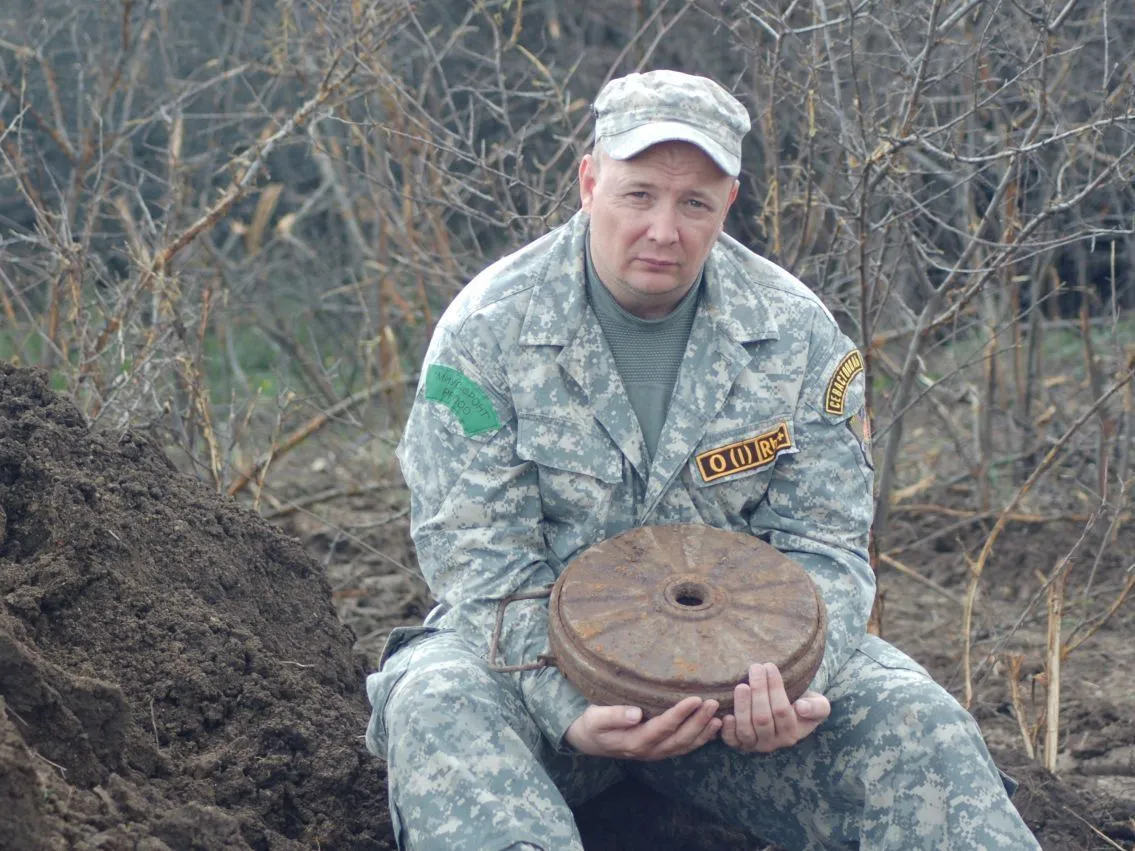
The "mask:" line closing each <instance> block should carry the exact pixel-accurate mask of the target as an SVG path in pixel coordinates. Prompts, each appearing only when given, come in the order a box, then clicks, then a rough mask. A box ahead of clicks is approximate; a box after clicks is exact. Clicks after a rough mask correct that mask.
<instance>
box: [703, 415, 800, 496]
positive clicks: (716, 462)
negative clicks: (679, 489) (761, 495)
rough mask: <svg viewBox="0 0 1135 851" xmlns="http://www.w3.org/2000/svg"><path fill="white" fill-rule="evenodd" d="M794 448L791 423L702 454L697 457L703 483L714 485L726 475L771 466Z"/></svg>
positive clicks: (782, 424)
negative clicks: (713, 483) (789, 430)
mask: <svg viewBox="0 0 1135 851" xmlns="http://www.w3.org/2000/svg"><path fill="white" fill-rule="evenodd" d="M791 448H792V435H790V434H789V433H788V423H781V424H780V425H778V426H777V427H776V428H774V429H773V430H772V431H766V432H765V433H764V434H758V435H755V436H753V437H747V438H745V439H744V440H739V441H737V442H736V443H730V444H729V445H728V446H719V447H717V448H716V449H710V450H709V451H707V452H703V453H701V454H700V455H698V456H697V458H696V460H697V463H698V472H700V473H701V477H702V481H704V482H712V481H714V480H715V479H720V478H722V477H723V476H731V475H733V474H734V473H743V472H744V471H745V470H752V469H755V468H756V467H763V466H765V465H766V464H771V463H772V462H773V461H775V460H776V459H777V456H779V455H780V454H781V453H783V452H784V451H785V450H787V449H791Z"/></svg>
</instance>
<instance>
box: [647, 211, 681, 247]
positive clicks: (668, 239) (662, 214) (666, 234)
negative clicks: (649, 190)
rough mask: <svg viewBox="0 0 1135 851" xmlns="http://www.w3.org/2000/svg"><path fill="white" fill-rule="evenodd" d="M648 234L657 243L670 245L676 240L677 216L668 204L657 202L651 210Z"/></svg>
mask: <svg viewBox="0 0 1135 851" xmlns="http://www.w3.org/2000/svg"><path fill="white" fill-rule="evenodd" d="M651 212H652V215H651V217H650V230H649V232H648V234H647V235H648V236H649V237H650V239H651V240H652V241H654V242H656V243H658V244H659V245H670V244H672V243H675V242H677V241H678V216H677V213H676V212H675V210H674V209H673V208H672V207H670V206H669V205H668V204H659V205H658V206H657V207H655V208H654V210H652V211H651Z"/></svg>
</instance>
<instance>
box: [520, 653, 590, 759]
mask: <svg viewBox="0 0 1135 851" xmlns="http://www.w3.org/2000/svg"><path fill="white" fill-rule="evenodd" d="M525 703H526V704H527V706H528V711H529V713H530V714H531V715H532V718H533V719H534V720H535V721H536V726H538V727H539V728H540V731H541V732H542V733H543V734H544V738H546V739H547V740H548V741H549V742H551V744H552V746H553V747H555V749H556V751H557V752H558V753H564V754H571V753H575V749H574V748H572V746H571V745H569V744H568V743H567V742H565V741H564V734H565V733H566V732H567V729H568V727H570V726H571V725H572V722H573V721H575V719H576V718H578V717H579V716H580V715H582V714H583V713H584V710H586V709H587V707H588V706H590V704H589V703H588V700H587V698H586V697H584V696H583V695H582V694H580V693H579V690H578V689H577V688H576V687H575V686H573V685H572V684H571V683H569V682H568V680H567V678H566V677H565V676H564V675H563V674H562V673H560V671H559V670H557V669H555V668H548V669H546V670H544V671H541V672H540V673H539V674H537V675H536V676H534V677H533V678H532V682H531V683H530V684H529V686H528V688H527V689H525Z"/></svg>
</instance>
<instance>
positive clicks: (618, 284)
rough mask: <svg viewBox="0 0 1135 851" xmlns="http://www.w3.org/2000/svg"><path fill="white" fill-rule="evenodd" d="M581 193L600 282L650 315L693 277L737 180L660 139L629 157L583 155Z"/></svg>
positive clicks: (676, 297) (669, 304)
mask: <svg viewBox="0 0 1135 851" xmlns="http://www.w3.org/2000/svg"><path fill="white" fill-rule="evenodd" d="M579 193H580V198H581V200H582V202H583V209H584V211H585V212H587V213H589V214H590V215H591V259H592V261H593V262H594V264H595V271H596V272H597V273H598V274H599V278H600V280H602V282H603V284H604V285H605V286H606V287H607V289H608V290H610V291H611V295H613V296H614V297H615V300H616V301H617V302H618V303H619V304H620V305H622V307H623V308H624V309H625V310H627V311H629V312H630V313H633V314H635V315H636V316H641V317H643V318H645V319H655V318H658V317H660V316H665V315H666V314H667V313H669V312H670V311H671V310H672V309H673V307H674V305H676V304H677V303H678V302H679V301H681V300H682V296H684V295H685V294H686V293H687V292H689V289H690V287H691V286H693V283H694V281H696V280H697V277H698V273H699V272H700V271H701V268H702V265H703V264H704V263H705V259H706V257H708V256H709V252H710V249H711V248H713V244H714V241H715V240H716V239H717V236H718V234H719V233H721V226H722V224H723V223H724V222H725V214H726V212H728V210H729V206H730V205H731V204H732V203H733V200H734V199H735V198H736V197H737V181H736V180H734V179H733V178H732V177H730V176H729V175H727V174H725V173H724V172H723V171H721V169H719V168H718V167H717V165H716V164H715V163H714V161H713V160H711V159H710V158H709V156H708V155H706V154H705V152H704V151H702V150H701V149H700V148H698V147H696V146H694V145H691V144H688V143H686V142H664V143H662V144H659V145H654V146H653V147H650V148H647V149H646V150H645V151H643V152H642V153H641V154H639V155H638V156H635V157H633V158H631V159H629V160H613V159H611V158H610V157H609V156H607V155H606V154H604V153H599V154H597V155H594V154H588V155H587V156H585V157H584V158H583V161H582V162H581V163H580V166H579Z"/></svg>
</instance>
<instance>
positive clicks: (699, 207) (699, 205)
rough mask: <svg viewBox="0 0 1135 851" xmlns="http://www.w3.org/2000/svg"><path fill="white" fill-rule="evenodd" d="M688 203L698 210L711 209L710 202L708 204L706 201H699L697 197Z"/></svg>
mask: <svg viewBox="0 0 1135 851" xmlns="http://www.w3.org/2000/svg"><path fill="white" fill-rule="evenodd" d="M686 203H687V204H689V205H690V206H691V207H693V208H694V209H696V210H708V209H709V205H708V204H706V203H705V202H704V201H699V200H698V199H697V198H691V199H690V200H689V201H687V202H686Z"/></svg>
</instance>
